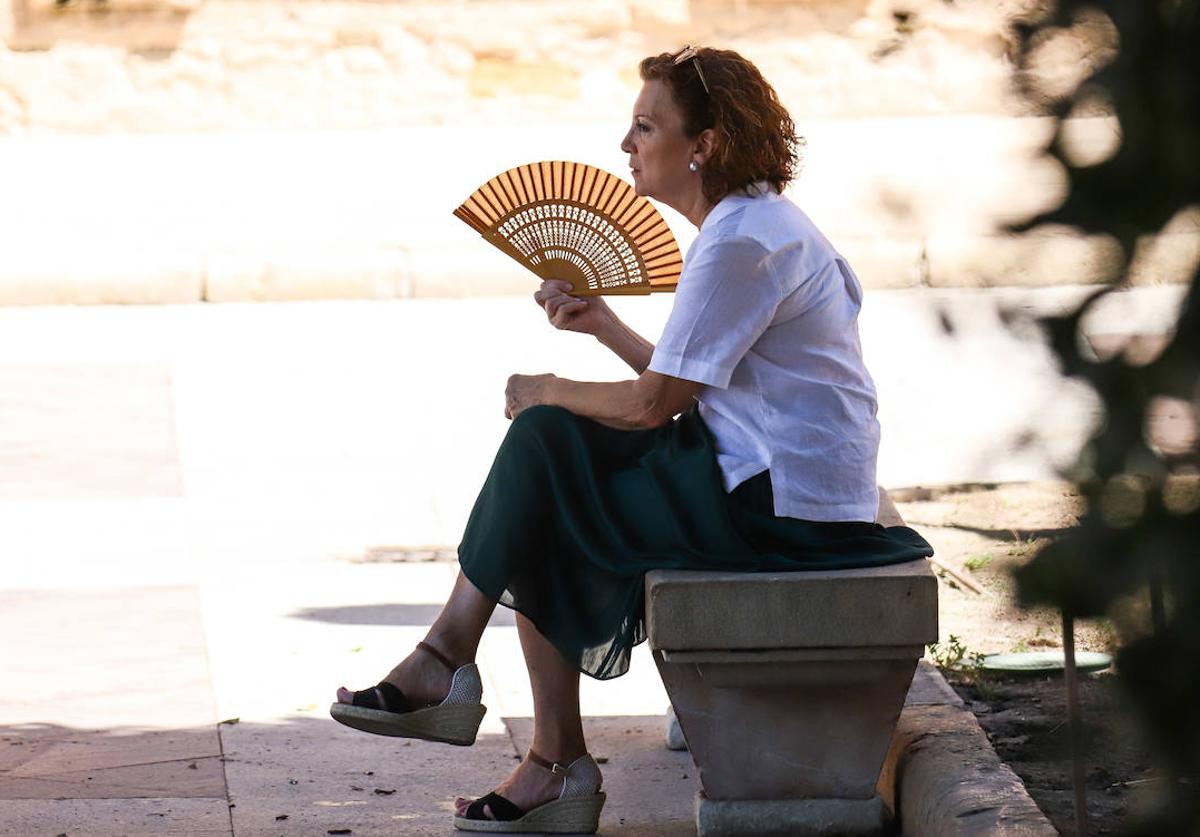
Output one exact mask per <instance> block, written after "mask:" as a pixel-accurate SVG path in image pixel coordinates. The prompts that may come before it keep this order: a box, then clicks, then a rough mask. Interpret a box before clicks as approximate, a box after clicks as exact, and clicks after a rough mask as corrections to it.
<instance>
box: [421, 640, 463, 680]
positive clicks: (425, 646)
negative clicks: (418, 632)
mask: <svg viewBox="0 0 1200 837" xmlns="http://www.w3.org/2000/svg"><path fill="white" fill-rule="evenodd" d="M417 647H418V648H420V649H421V650H422V651H424V652H425V653H427V654H428V655H429V656H431V657H433V658H434V659H435V660H437V661H438V662H439V663H441V664H442V665H444V666H445V667H446V668H448V669H449V670H450V673H451V674H453V673H454V672H456V671H458V669H459V667H458V666H456V665H455V664H454V663H452V662H450V659H449V658H448V657H447V656H446V655H445V654H443V653H442V652H441V651H439V650H437V649H436V648H434V647H433V646H432V645H430V644H429V643H428V642H424V641H422V642H418V643H417Z"/></svg>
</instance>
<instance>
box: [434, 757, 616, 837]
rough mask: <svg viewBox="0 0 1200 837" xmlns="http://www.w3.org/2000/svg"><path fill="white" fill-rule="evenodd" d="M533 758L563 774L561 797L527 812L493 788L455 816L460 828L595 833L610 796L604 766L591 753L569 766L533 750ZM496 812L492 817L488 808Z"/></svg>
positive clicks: (466, 829)
mask: <svg viewBox="0 0 1200 837" xmlns="http://www.w3.org/2000/svg"><path fill="white" fill-rule="evenodd" d="M529 760H530V761H531V762H533V763H534V764H537V765H540V766H541V767H544V768H546V769H547V770H549V771H550V772H552V773H554V774H556V775H557V774H561V775H562V777H563V788H562V791H561V792H560V793H559V794H558V799H553V800H551V801H550V802H547V803H545V804H543V805H539V806H537V807H536V808H534V809H532V810H530V811H524V810H522V809H521V808H519V807H518V806H517V805H515V804H513V803H512V802H511V801H510V800H508V799H505V798H504V797H503V796H501V795H500V794H498V793H496V792H495V791H493V792H492V793H489V794H488V795H487V796H484V797H481V798H479V799H476V800H475V801H474V802H472V803H471V804H470V805H469V806H467V811H466V815H465V816H456V817H455V818H454V827H455V828H457V829H459V830H460V831H487V832H492V833H501V834H503V833H509V834H511V833H516V832H527V831H528V832H533V833H540V834H595V833H596V829H597V828H599V827H600V811H601V809H602V808H604V800H605V799H606V798H607V796H606V795H605V794H604V793H603V792H601V790H600V784H601V782H602V777H601V776H600V767H599V766H598V765H597V764H596V760H595V759H593V758H592V757H591V756H590V755H583V756H580V757H579V758H577V759H575V761H573V762H571V764H570V765H568V766H567V767H563V766H562V765H561V764H556V763H554V762H551V761H550V760H548V759H544V758H542V757H541V756H539V755H538V754H537V753H535V752H534V751H533V750H530V751H529ZM485 807H486V808H488V809H490V810H491V812H492V816H491V818H489V817H488V815H487V812H486V811H485V810H484V808H485Z"/></svg>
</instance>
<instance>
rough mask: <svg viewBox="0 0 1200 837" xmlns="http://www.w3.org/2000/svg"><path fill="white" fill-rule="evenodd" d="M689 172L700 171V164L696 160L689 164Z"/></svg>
mask: <svg viewBox="0 0 1200 837" xmlns="http://www.w3.org/2000/svg"><path fill="white" fill-rule="evenodd" d="M688 171H700V164H699V163H697V162H696V161H695V160H692V161H691V162H690V163H688Z"/></svg>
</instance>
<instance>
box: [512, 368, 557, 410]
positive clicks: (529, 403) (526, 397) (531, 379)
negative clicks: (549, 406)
mask: <svg viewBox="0 0 1200 837" xmlns="http://www.w3.org/2000/svg"><path fill="white" fill-rule="evenodd" d="M553 380H554V376H553V375H511V376H509V379H508V386H507V387H506V388H505V390H504V417H505V418H508V419H515V418H516V417H517V416H519V415H520V414H521V413H522V412H524V411H525V410H527V409H528V408H530V407H536V406H537V405H538V404H546V403H548V402H547V401H546V400H545V398H546V389H547V387H548V385H549V384H550V382H551V381H553Z"/></svg>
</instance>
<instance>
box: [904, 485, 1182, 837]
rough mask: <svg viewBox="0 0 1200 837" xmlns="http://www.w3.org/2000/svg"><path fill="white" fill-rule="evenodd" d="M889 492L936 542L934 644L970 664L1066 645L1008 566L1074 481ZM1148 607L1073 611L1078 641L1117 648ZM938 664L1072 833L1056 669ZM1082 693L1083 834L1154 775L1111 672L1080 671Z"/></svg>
mask: <svg viewBox="0 0 1200 837" xmlns="http://www.w3.org/2000/svg"><path fill="white" fill-rule="evenodd" d="M1189 490H1193V491H1194V490H1195V486H1194V485H1191V486H1190V488H1189ZM891 493H892V497H893V499H894V500H895V501H896V504H897V506H898V508H899V509H900V513H901V514H902V515H903V516H904V519H905V521H906V522H907V523H908V524H909V525H910V526H912V527H913V528H915V529H917V530H918V531H919V532H921V534H923V535H924V536H925V537H926V538H927V539H928V540H929V542H930V543H931V544H932V545H933V547H934V549H935V550H936V552H937V555H936V559H935V560H936V562H937V564H936V565H935V572H936V574H937V576H938V585H939V590H938V596H939V619H940V629H939V634H940V643H941V652H940V653H941V654H943V655H944V654H945V653H946V652H947V651H948V650H949V649H950V648H954V649H955V650H956V652H961V662H960V664H966V665H968V666H969V664H970V661H971V659H972V657H973V655H976V654H991V653H1006V652H1020V651H1029V650H1037V649H1056V648H1062V623H1061V617H1060V616H1059V614H1058V612H1057V611H1055V610H1052V609H1048V608H1040V609H1033V610H1022V609H1021V608H1019V607H1017V604H1016V601H1015V595H1014V586H1013V580H1012V570H1013V568H1014V567H1016V566H1019V565H1020V564H1022V563H1024V562H1025V561H1027V560H1029V559H1030V558H1031V557H1032V556H1033V555H1034V554H1035V553H1036V552H1037V550H1038V549H1040V548H1041V546H1043V545H1044V544H1045V543H1046V542H1047V541H1048V540H1049V539H1052V538H1054V537H1055V536H1057V535H1059V534H1060V533H1062V532H1063V531H1065V530H1066V529H1067V528H1069V527H1070V526H1072V525H1074V523H1075V522H1076V520H1077V516H1078V514H1079V513H1080V511H1081V509H1082V504H1081V501H1080V499H1079V497H1078V496H1077V495H1076V493H1075V492H1074V490H1073V489H1072V487H1071V486H1070V485H1069V484H1067V483H1032V484H1013V485H971V486H951V487H943V488H936V489H928V488H912V489H904V490H896V491H893V492H891ZM1146 609H1147V608H1146V606H1145V602H1142V601H1133V602H1129V603H1127V604H1126V605H1125V606H1123V607H1122V608H1120V609H1119V611H1118V618H1116V619H1115V620H1107V619H1099V620H1086V621H1080V622H1077V623H1076V626H1075V643H1076V647H1077V648H1078V649H1079V650H1081V651H1102V652H1106V653H1114V652H1115V650H1116V646H1117V645H1118V644H1119V642H1120V639H1121V637H1122V636H1125V635H1126V634H1127V633H1128V632H1131V631H1136V630H1139V629H1140V626H1143V625H1144V623H1145V621H1146V614H1145V611H1146ZM951 637H953V638H954V639H953V642H952V641H951ZM935 662H936V660H935ZM943 662H944V660H943ZM944 673H945V674H946V676H947V679H948V680H949V681H950V682H951V685H953V686H954V688H955V689H956V690H957V691H958V693H959V694H960V695H961V696H962V697H963V699H964V701H965V702H966V704H967V706H968V708H970V709H971V710H972V711H973V712H974V713H975V715H976V717H977V718H978V719H979V723H980V725H981V726H982V727H983V728H984V730H985V731H986V732H987V735H988V737H989V739H990V740H991V742H992V746H993V747H995V749H996V752H997V753H998V754H999V756H1000V758H1001V759H1003V760H1004V761H1005V762H1007V763H1008V764H1009V765H1010V766H1011V767H1012V769H1013V771H1014V772H1015V773H1016V774H1017V775H1018V776H1020V777H1021V779H1022V781H1024V782H1025V785H1026V787H1027V788H1028V790H1029V793H1030V795H1031V796H1032V797H1033V799H1034V801H1035V802H1036V803H1037V804H1038V806H1039V807H1040V808H1041V809H1042V810H1043V811H1044V812H1045V813H1046V815H1047V816H1048V817H1049V818H1050V820H1051V822H1052V823H1053V824H1054V825H1055V827H1056V828H1058V829H1059V831H1061V832H1062V833H1063V834H1075V833H1076V830H1075V815H1074V807H1073V806H1074V801H1073V792H1072V786H1071V758H1070V738H1069V735H1070V733H1069V724H1068V720H1067V709H1066V686H1065V683H1064V681H1063V679H1062V677H1061V676H1052V677H1046V676H1037V677H1020V678H998V677H995V676H990V677H984V678H980V677H977V676H975V675H973V674H971V673H962V672H954V671H945V672H944ZM1080 701H1081V710H1082V712H1081V714H1082V720H1083V724H1084V733H1083V736H1082V738H1083V741H1084V743H1085V746H1084V765H1085V772H1086V776H1087V805H1088V816H1089V820H1090V833H1093V834H1114V833H1118V832H1119V831H1120V830H1121V828H1122V826H1123V824H1124V823H1126V822H1127V819H1128V817H1129V814H1130V812H1131V811H1136V810H1137V808H1138V807H1139V805H1140V804H1141V803H1140V802H1139V800H1140V799H1141V798H1142V797H1143V796H1144V795H1145V794H1146V792H1147V790H1148V789H1149V787H1151V786H1152V780H1153V764H1154V762H1153V758H1152V757H1151V755H1150V754H1149V752H1148V751H1147V749H1146V747H1145V745H1144V744H1143V743H1142V742H1141V741H1140V740H1139V737H1138V735H1137V731H1136V729H1135V728H1134V727H1133V721H1132V719H1133V718H1134V717H1135V713H1134V712H1133V711H1132V709H1131V708H1130V707H1128V706H1127V705H1126V704H1125V703H1124V700H1123V697H1122V693H1121V690H1120V684H1119V682H1118V680H1117V678H1116V677H1115V675H1113V674H1112V673H1111V672H1107V673H1100V674H1095V675H1091V676H1084V677H1082V678H1081V682H1080Z"/></svg>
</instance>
